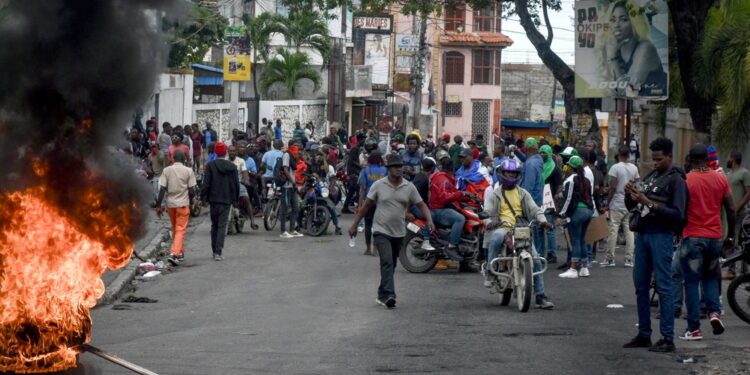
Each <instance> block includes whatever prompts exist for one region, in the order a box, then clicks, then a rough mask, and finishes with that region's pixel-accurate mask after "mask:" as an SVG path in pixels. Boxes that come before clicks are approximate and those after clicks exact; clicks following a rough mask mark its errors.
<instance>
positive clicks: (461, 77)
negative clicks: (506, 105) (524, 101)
mask: <svg viewBox="0 0 750 375" xmlns="http://www.w3.org/2000/svg"><path fill="white" fill-rule="evenodd" d="M501 13H502V9H501V7H500V6H498V5H497V3H493V4H491V5H490V6H489V7H488V8H486V9H481V10H472V9H471V8H470V7H469V6H467V5H460V6H458V7H456V8H455V9H447V8H446V9H445V10H444V12H443V21H444V27H443V29H444V30H445V31H444V32H443V33H442V35H441V36H440V37H439V45H440V50H439V61H440V66H441V67H442V75H441V77H440V80H441V82H440V92H439V93H438V97H439V98H440V101H439V103H441V110H440V113H441V116H440V119H439V121H438V128H439V129H440V128H442V129H443V132H444V133H448V134H450V135H451V137H453V136H455V135H457V134H458V135H462V136H463V137H464V139H466V140H468V139H474V138H476V136H477V135H478V134H483V135H484V137H485V140H486V141H487V142H491V139H492V138H491V137H489V136H488V133H489V132H490V131H492V132H493V133H495V134H497V133H498V131H499V127H500V114H501V107H500V103H501V101H500V91H501V87H500V83H501V66H502V65H501V56H502V53H501V51H502V49H503V48H505V47H508V46H510V45H512V44H513V40H511V39H510V38H509V37H507V36H506V35H503V34H502V33H501V30H502V29H501V26H502V23H501V16H502V14H501ZM434 57H435V58H437V57H438V56H434ZM441 134H442V133H441Z"/></svg>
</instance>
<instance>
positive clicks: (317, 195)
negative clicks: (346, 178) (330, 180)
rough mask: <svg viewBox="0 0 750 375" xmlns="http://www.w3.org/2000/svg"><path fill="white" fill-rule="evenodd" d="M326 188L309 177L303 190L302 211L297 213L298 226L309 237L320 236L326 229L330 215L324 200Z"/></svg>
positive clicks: (327, 192) (316, 179) (314, 178)
mask: <svg viewBox="0 0 750 375" xmlns="http://www.w3.org/2000/svg"><path fill="white" fill-rule="evenodd" d="M328 195H329V191H328V188H327V187H325V186H323V185H322V184H321V183H320V179H318V178H317V177H309V178H308V180H307V184H306V185H305V189H304V196H303V202H302V209H301V210H300V213H299V215H300V216H299V220H300V224H301V226H302V227H303V228H305V230H306V231H307V233H308V234H310V235H311V236H315V237H317V236H320V235H322V234H323V233H325V231H326V230H327V229H328V225H329V224H330V222H331V213H330V211H328V205H327V203H326V200H327V199H328Z"/></svg>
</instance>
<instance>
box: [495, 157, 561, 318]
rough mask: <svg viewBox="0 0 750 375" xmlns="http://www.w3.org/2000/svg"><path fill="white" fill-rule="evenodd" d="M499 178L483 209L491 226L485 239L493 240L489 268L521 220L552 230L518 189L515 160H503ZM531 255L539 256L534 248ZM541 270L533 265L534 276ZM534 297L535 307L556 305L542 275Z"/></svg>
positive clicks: (537, 264)
mask: <svg viewBox="0 0 750 375" xmlns="http://www.w3.org/2000/svg"><path fill="white" fill-rule="evenodd" d="M496 173H497V176H498V177H499V182H498V185H496V186H495V189H494V190H493V191H492V195H491V196H490V197H489V198H488V199H487V204H486V206H485V208H484V210H485V212H487V213H488V214H489V215H490V223H489V224H488V225H487V233H486V234H485V236H489V237H490V244H489V248H488V251H487V265H489V264H491V262H492V260H493V259H495V258H497V257H498V254H499V253H500V250H501V249H502V247H503V242H505V235H506V234H508V231H509V230H510V229H513V226H515V225H516V219H517V218H518V217H524V218H532V217H533V218H536V220H537V221H538V222H539V225H540V226H541V227H543V228H545V229H549V228H551V227H552V224H550V223H548V222H547V219H546V218H545V217H544V211H543V210H542V209H541V208H539V206H537V205H536V203H535V202H534V199H533V198H532V197H531V194H529V192H528V191H526V190H525V189H523V188H521V187H520V186H518V182H519V181H520V180H521V176H520V175H521V167H520V165H519V164H518V162H517V161H516V160H511V159H508V160H504V161H503V162H502V163H501V164H500V165H498V166H497V168H496ZM531 255H532V256H534V257H537V256H539V255H538V254H537V252H536V249H535V248H534V247H533V245H532V250H531ZM541 269H542V263H541V262H540V261H538V260H535V261H534V272H538V271H540V270H541ZM482 273H483V274H484V286H485V287H487V288H490V287H492V283H493V281H494V275H492V273H490V272H489V271H487V270H486V269H482ZM534 295H535V296H536V307H538V308H540V309H545V310H550V309H552V308H554V307H555V305H554V304H553V303H552V302H550V301H549V299H548V298H547V296H546V295H545V294H544V277H543V275H542V274H539V275H536V276H534Z"/></svg>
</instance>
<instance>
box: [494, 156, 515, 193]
mask: <svg viewBox="0 0 750 375" xmlns="http://www.w3.org/2000/svg"><path fill="white" fill-rule="evenodd" d="M495 170H496V173H497V176H498V179H499V180H500V183H501V184H503V187H505V188H506V189H513V188H515V187H516V185H518V182H519V181H521V165H520V163H518V161H517V160H514V159H507V160H503V162H502V163H500V165H498V166H497V168H496V169H495ZM505 172H517V173H518V175H517V176H516V177H508V176H506V175H505Z"/></svg>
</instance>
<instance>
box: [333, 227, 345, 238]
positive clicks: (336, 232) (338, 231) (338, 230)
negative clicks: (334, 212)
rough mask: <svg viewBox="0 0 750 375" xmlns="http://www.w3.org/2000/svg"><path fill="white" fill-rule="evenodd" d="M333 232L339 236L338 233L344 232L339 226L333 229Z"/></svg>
mask: <svg viewBox="0 0 750 375" xmlns="http://www.w3.org/2000/svg"><path fill="white" fill-rule="evenodd" d="M333 233H335V234H336V235H338V236H340V235H342V234H344V233H343V232H342V231H341V228H339V227H336V230H335V231H334V232H333Z"/></svg>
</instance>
